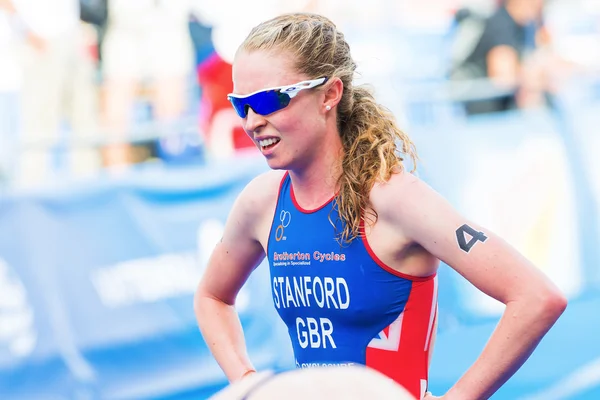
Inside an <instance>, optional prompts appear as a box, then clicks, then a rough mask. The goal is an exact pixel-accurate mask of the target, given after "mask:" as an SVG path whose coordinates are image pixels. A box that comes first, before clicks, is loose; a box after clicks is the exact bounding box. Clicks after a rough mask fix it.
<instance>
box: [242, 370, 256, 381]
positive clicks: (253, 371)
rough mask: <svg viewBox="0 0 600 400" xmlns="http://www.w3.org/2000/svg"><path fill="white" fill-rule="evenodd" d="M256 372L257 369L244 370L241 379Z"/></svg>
mask: <svg viewBox="0 0 600 400" xmlns="http://www.w3.org/2000/svg"><path fill="white" fill-rule="evenodd" d="M255 373H256V370H255V369H249V370H248V371H246V372H244V373H243V374H242V376H241V377H240V379H244V378H246V377H248V376H250V375H252V374H255Z"/></svg>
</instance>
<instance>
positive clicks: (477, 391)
mask: <svg viewBox="0 0 600 400" xmlns="http://www.w3.org/2000/svg"><path fill="white" fill-rule="evenodd" d="M562 310H564V307H561V304H560V301H549V302H539V303H531V302H525V301H522V302H513V303H509V304H508V305H507V306H506V309H505V312H504V314H503V316H502V318H501V319H500V323H499V324H498V326H497V327H496V330H495V331H494V333H493V334H492V336H491V338H490V340H489V342H488V344H487V345H486V347H485V348H484V350H483V352H482V353H481V356H480V357H479V358H478V359H477V361H476V362H475V363H474V364H473V366H472V367H471V368H470V369H469V370H468V371H467V372H466V373H465V374H464V375H463V377H462V378H461V379H460V380H459V381H458V382H457V383H456V384H455V385H454V386H453V387H452V388H451V389H450V390H449V391H448V393H447V394H446V396H444V399H445V400H446V399H447V400H451V399H452V400H454V399H460V400H471V399H473V400H475V399H477V400H479V399H488V398H489V397H490V396H492V394H494V392H496V391H497V390H498V389H499V388H500V386H502V385H503V384H504V383H505V382H506V381H507V380H508V379H509V378H510V377H511V376H512V375H513V374H514V373H515V372H516V371H517V370H518V369H519V368H520V367H521V365H522V364H523V363H524V362H525V361H526V360H527V358H529V356H530V355H531V353H532V352H533V350H534V349H535V347H536V346H537V345H538V343H539V342H540V340H541V339H542V337H543V336H544V335H545V334H546V332H547V331H548V330H549V329H550V328H551V327H552V325H553V324H554V322H555V321H556V320H557V319H558V317H559V316H560V314H561V312H562Z"/></svg>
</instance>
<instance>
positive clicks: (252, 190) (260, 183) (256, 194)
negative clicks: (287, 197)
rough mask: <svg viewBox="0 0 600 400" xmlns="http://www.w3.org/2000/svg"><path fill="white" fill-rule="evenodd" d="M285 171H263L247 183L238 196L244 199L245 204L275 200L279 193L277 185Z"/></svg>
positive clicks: (263, 203) (259, 203) (266, 202)
mask: <svg viewBox="0 0 600 400" xmlns="http://www.w3.org/2000/svg"><path fill="white" fill-rule="evenodd" d="M285 173H286V171H280V170H275V171H267V172H264V173H262V174H260V175H258V176H257V177H255V178H254V179H252V180H251V181H250V183H248V185H246V187H245V188H244V190H243V191H242V193H241V194H240V198H241V199H243V200H244V202H245V203H246V204H252V205H253V206H255V205H261V204H262V205H263V206H262V208H265V206H264V205H265V204H268V203H270V202H275V201H276V200H277V195H278V193H279V187H280V185H281V181H282V179H283V177H284V175H285Z"/></svg>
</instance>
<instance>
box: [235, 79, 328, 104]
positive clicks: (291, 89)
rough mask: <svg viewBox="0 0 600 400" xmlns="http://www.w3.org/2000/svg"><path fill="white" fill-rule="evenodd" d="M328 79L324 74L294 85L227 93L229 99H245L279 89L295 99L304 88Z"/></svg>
mask: <svg viewBox="0 0 600 400" xmlns="http://www.w3.org/2000/svg"><path fill="white" fill-rule="evenodd" d="M326 81H327V77H326V76H324V77H322V78H317V79H311V80H308V81H302V82H298V83H294V84H292V85H286V86H277V87H272V88H267V89H261V90H257V91H256V92H252V93H250V94H244V95H239V94H235V93H229V94H228V95H227V98H228V99H229V98H230V97H235V98H236V99H245V98H248V97H250V96H254V95H255V94H257V93H261V92H269V91H275V90H279V91H280V93H285V94H287V95H288V96H290V99H293V98H294V97H296V95H297V94H298V93H299V92H300V91H302V90H304V89H312V88H314V87H317V86H319V85H322V84H324V83H325V82H326Z"/></svg>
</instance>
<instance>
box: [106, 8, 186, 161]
mask: <svg viewBox="0 0 600 400" xmlns="http://www.w3.org/2000/svg"><path fill="white" fill-rule="evenodd" d="M108 6H109V13H108V25H107V28H106V34H105V36H104V43H103V46H102V66H103V70H102V74H103V78H104V91H105V93H104V106H103V109H104V116H105V122H104V123H105V125H106V128H107V130H108V134H109V135H108V140H109V141H110V142H111V144H109V145H108V146H107V147H106V152H105V163H106V164H107V165H111V166H119V167H124V166H126V165H128V164H131V163H133V162H136V161H140V158H142V159H143V158H144V156H143V155H136V154H135V153H134V151H133V147H132V146H131V145H130V143H129V142H130V141H131V135H130V132H131V127H132V122H134V116H133V110H134V105H135V104H136V102H137V101H139V98H140V97H141V95H143V96H144V97H147V98H148V99H149V102H150V103H151V105H152V114H153V115H152V117H153V118H155V119H156V122H157V124H158V126H159V131H160V133H161V134H163V135H169V134H172V133H175V132H172V130H173V129H175V128H174V125H175V123H176V121H177V119H178V118H180V117H181V116H182V113H183V112H184V111H185V110H186V107H187V89H188V78H189V77H190V75H191V72H192V69H193V67H194V54H193V45H192V39H191V36H190V31H189V26H188V22H189V17H190V12H191V4H190V1H189V0H109V2H108Z"/></svg>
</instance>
